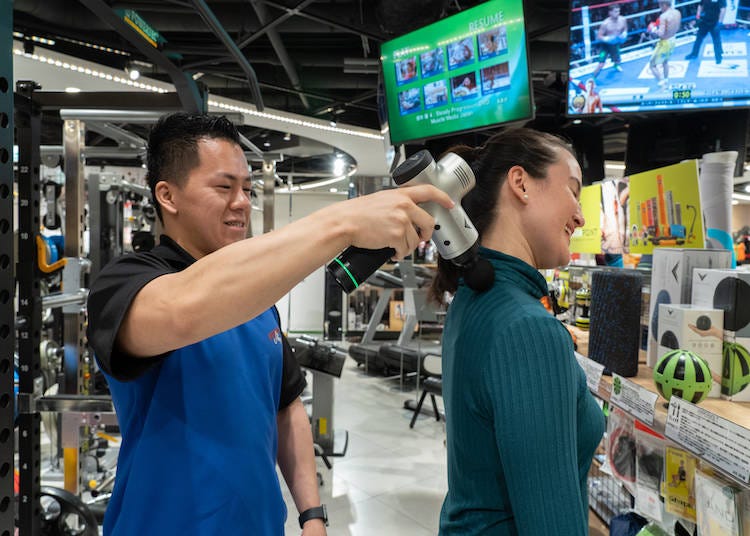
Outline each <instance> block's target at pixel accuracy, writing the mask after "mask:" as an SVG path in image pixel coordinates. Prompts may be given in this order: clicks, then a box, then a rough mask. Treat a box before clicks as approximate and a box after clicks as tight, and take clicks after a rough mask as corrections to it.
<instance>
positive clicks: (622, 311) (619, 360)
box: [589, 272, 642, 377]
mask: <svg viewBox="0 0 750 536" xmlns="http://www.w3.org/2000/svg"><path fill="white" fill-rule="evenodd" d="M641 284H642V283H641V276H639V275H637V274H633V273H625V272H594V274H593V277H592V282H591V309H590V316H591V328H590V332H589V333H590V335H589V357H590V358H591V359H593V360H594V361H596V362H598V363H601V364H603V365H604V372H605V374H611V373H613V372H614V373H617V374H619V375H620V376H624V377H631V376H635V375H637V374H638V349H639V347H640V336H641V330H640V326H641V322H640V318H641Z"/></svg>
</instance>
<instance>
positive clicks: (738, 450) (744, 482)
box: [579, 356, 750, 489]
mask: <svg viewBox="0 0 750 536" xmlns="http://www.w3.org/2000/svg"><path fill="white" fill-rule="evenodd" d="M579 359H583V360H585V362H586V363H588V364H593V363H594V362H593V361H591V360H590V359H588V358H587V357H582V356H581V357H579ZM596 368H597V367H596V365H595V364H594V366H591V367H586V366H584V370H586V372H587V376H588V379H589V387H590V389H591V391H592V393H593V394H594V395H595V396H597V397H598V398H600V399H602V400H606V401H608V402H609V401H611V399H612V392H613V385H614V383H615V380H613V377H612V376H604V375H602V376H601V377H600V378H598V377H597V374H596ZM597 378H598V385H597V387H596V389H594V388H593V385H594V384H595V383H596V380H597ZM622 381H627V382H631V383H632V384H634V385H635V386H637V387H636V389H638V388H640V389H642V390H643V392H644V393H645V394H646V395H648V394H652V395H656V403H655V404H654V406H653V422H652V423H646V424H648V425H649V426H651V428H653V429H654V430H655V431H656V432H658V433H660V434H662V435H664V436H666V437H667V439H668V440H669V441H670V442H672V443H674V444H675V445H677V446H678V447H680V448H682V449H685V450H687V451H689V452H691V453H693V454H694V455H696V456H698V457H699V458H700V459H701V460H702V461H704V462H706V463H708V464H709V465H711V466H712V467H714V469H716V470H717V471H719V472H720V473H722V474H723V475H724V476H726V477H727V478H729V479H730V480H732V481H733V482H734V483H735V484H737V485H738V486H741V487H742V488H744V489H750V456H749V454H750V403H748V402H733V401H729V400H723V399H717V398H709V399H706V400H704V401H702V402H701V403H700V404H699V405H697V406H693V405H692V404H689V403H687V402H682V401H679V402H677V403H674V404H672V407H675V406H678V405H679V406H683V407H691V408H699V409H697V410H692V412H693V415H692V416H691V418H692V421H691V422H690V424H692V426H693V427H694V429H695V430H697V428H695V427H698V426H700V424H701V422H704V423H705V430H701V431H702V432H705V434H711V433H712V432H711V431H710V430H709V428H711V427H712V426H715V425H716V424H717V423H718V424H719V425H723V426H721V429H722V430H726V429H727V427H731V428H732V431H731V433H727V436H726V437H727V439H726V441H727V443H726V444H723V443H722V440H721V439H720V438H719V437H718V436H715V437H712V439H713V440H715V441H714V443H712V444H710V445H709V444H707V443H706V444H704V443H700V448H697V447H696V444H698V442H696V441H694V440H693V439H694V438H688V439H687V440H685V441H681V440H679V439H676V434H675V433H674V430H675V428H674V423H675V421H674V420H672V429H671V430H667V428H668V426H667V421H668V410H669V407H670V405H669V403H668V402H667V401H666V400H665V399H664V398H663V397H662V396H661V395H659V394H658V391H657V390H656V386H655V385H654V381H653V370H652V369H651V368H650V367H647V366H645V365H644V364H640V365H639V367H638V375H637V376H635V377H631V378H624V379H623V380H622ZM613 403H614V402H613ZM615 405H617V406H618V407H621V409H623V410H625V411H626V412H628V413H630V414H631V415H633V416H634V417H636V418H638V417H639V416H638V415H637V414H636V412H635V411H633V410H632V409H631V408H630V407H622V406H621V405H620V404H617V403H615ZM626 406H627V404H626ZM673 411H674V410H673ZM698 413H699V414H700V415H698ZM673 418H674V414H673ZM732 425H736V427H735V426H732ZM670 432H671V434H670ZM730 436H731V437H730ZM720 443H722V444H720ZM719 444H720V445H719ZM715 445H719V446H718V448H714V447H715ZM725 447H726V448H725ZM718 450H721V453H719V452H718ZM719 454H720V457H721V459H722V465H716V463H714V461H713V459H714V458H717V457H719ZM708 458H711V459H708ZM727 464H729V465H731V466H733V467H735V468H736V469H737V471H735V473H736V474H733V473H732V472H729V471H728V470H727ZM738 475H740V476H738Z"/></svg>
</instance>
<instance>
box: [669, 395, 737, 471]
mask: <svg viewBox="0 0 750 536" xmlns="http://www.w3.org/2000/svg"><path fill="white" fill-rule="evenodd" d="M664 435H666V436H667V437H668V438H669V439H671V440H672V441H674V442H676V443H678V444H680V445H681V446H683V447H685V448H686V449H687V450H689V451H691V452H692V453H694V454H696V455H697V456H699V457H701V458H702V459H704V460H706V461H708V462H710V463H712V464H714V465H715V466H717V467H719V468H720V469H722V470H724V471H726V473H727V474H730V475H732V476H733V477H735V478H736V479H738V480H739V481H741V482H744V483H746V484H749V483H750V430H748V429H747V428H743V427H742V426H740V425H738V424H735V423H733V422H731V421H728V420H727V419H725V418H723V417H719V416H718V415H716V414H714V413H711V412H710V411H707V410H705V409H703V408H701V407H698V406H696V405H695V404H691V403H690V402H686V401H685V400H682V399H681V398H677V397H676V396H673V397H672V398H671V399H670V401H669V411H668V412H667V426H666V430H665V433H664Z"/></svg>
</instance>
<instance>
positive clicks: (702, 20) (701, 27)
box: [685, 0, 727, 65]
mask: <svg viewBox="0 0 750 536" xmlns="http://www.w3.org/2000/svg"><path fill="white" fill-rule="evenodd" d="M726 9H727V0H701V3H700V4H698V11H697V12H696V14H695V19H696V20H697V21H698V33H697V34H696V36H695V42H694V43H693V50H692V51H690V54H688V55H687V56H685V59H686V60H692V59H695V58H697V57H698V54H699V53H700V50H701V43H703V39H705V37H706V34H709V33H710V34H711V40H712V41H713V42H714V58H715V59H716V64H717V65H718V64H720V63H721V58H722V56H723V54H724V50H723V49H722V47H721V25H722V23H723V21H724V12H725V11H726Z"/></svg>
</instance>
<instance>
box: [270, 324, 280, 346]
mask: <svg viewBox="0 0 750 536" xmlns="http://www.w3.org/2000/svg"><path fill="white" fill-rule="evenodd" d="M268 340H269V341H271V342H273V343H274V344H281V330H280V329H279V328H274V329H273V331H270V332H269V333H268Z"/></svg>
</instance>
